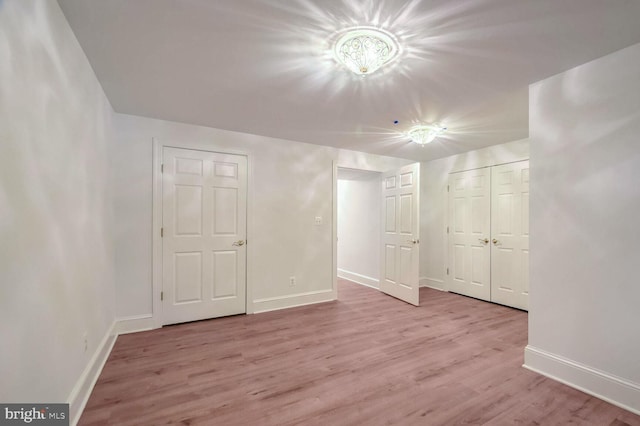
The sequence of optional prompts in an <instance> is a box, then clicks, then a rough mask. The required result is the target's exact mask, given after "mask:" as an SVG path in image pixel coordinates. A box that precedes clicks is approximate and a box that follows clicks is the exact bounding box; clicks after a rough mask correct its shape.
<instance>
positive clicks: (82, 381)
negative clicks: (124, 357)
mask: <svg viewBox="0 0 640 426" xmlns="http://www.w3.org/2000/svg"><path fill="white" fill-rule="evenodd" d="M115 328H116V322H115V321H114V322H113V323H112V324H111V326H110V327H109V328H108V329H107V332H106V333H105V335H104V336H103V338H102V340H101V342H100V344H99V345H98V347H97V348H96V351H95V353H94V354H93V356H92V357H91V360H90V361H89V363H88V364H87V366H86V367H85V369H84V371H83V372H82V374H81V375H80V378H79V379H78V381H77V382H76V384H75V386H74V387H73V389H72V390H71V394H70V395H69V397H68V398H67V402H68V403H69V422H70V423H69V424H71V425H76V424H77V423H78V421H79V420H80V416H81V415H82V412H83V410H84V407H85V406H86V405H87V401H89V397H90V396H91V392H92V391H93V387H94V386H95V384H96V382H97V381H98V377H99V376H100V373H101V372H102V369H103V368H104V365H105V363H106V362H107V359H108V358H109V354H110V353H111V349H113V345H114V344H115V342H116V337H117V334H116V333H115Z"/></svg>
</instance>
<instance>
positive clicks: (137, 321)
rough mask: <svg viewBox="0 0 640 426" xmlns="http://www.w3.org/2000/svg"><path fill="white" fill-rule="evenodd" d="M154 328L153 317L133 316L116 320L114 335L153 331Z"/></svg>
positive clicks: (148, 315)
mask: <svg viewBox="0 0 640 426" xmlns="http://www.w3.org/2000/svg"><path fill="white" fill-rule="evenodd" d="M154 328H156V327H155V325H154V322H153V315H150V314H147V315H135V316H130V317H124V318H118V319H116V325H115V333H116V334H117V335H120V334H128V333H137V332H139V331H148V330H153V329H154Z"/></svg>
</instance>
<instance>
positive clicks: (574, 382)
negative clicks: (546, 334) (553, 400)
mask: <svg viewBox="0 0 640 426" xmlns="http://www.w3.org/2000/svg"><path fill="white" fill-rule="evenodd" d="M523 367H525V368H527V369H529V370H531V371H535V372H536V373H539V374H542V375H543V376H547V377H549V378H551V379H553V380H556V381H558V382H560V383H564V384H565V385H568V386H571V387H572V388H575V389H578V390H580V391H582V392H584V393H588V394H589V395H593V396H595V397H596V398H600V399H602V400H604V401H607V402H609V403H611V404H613V405H617V406H618V407H620V408H624V409H625V410H628V411H631V412H632V413H635V414H638V415H640V384H637V383H633V382H630V381H628V380H625V379H622V378H620V377H616V376H614V375H611V374H608V373H605V372H603V371H599V370H596V369H594V368H591V367H589V366H586V365H584V364H581V363H579V362H576V361H572V360H570V359H567V358H564V357H561V356H558V355H554V354H552V353H549V352H546V351H544V350H541V349H538V348H534V347H532V346H527V347H526V348H525V350H524V365H523Z"/></svg>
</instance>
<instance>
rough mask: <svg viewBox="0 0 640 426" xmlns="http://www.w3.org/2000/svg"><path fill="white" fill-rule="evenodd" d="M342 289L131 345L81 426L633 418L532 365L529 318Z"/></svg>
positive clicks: (444, 300)
mask: <svg viewBox="0 0 640 426" xmlns="http://www.w3.org/2000/svg"><path fill="white" fill-rule="evenodd" d="M420 301H421V306H420V307H413V306H410V305H408V304H405V303H403V302H401V301H399V300H396V299H394V298H392V297H389V296H385V295H384V294H382V293H380V292H378V291H376V290H373V289H370V288H367V287H364V286H360V285H357V284H353V283H350V282H348V281H345V280H340V281H339V300H338V301H336V302H329V303H323V304H318V305H310V306H304V307H299V308H293V309H287V310H282V311H275V312H268V313H263V314H258V315H246V316H234V317H227V318H220V319H215V320H209V321H199V322H194V323H188V324H182V325H177V326H170V327H164V328H162V329H158V330H152V331H148V332H143V333H137V334H129V335H124V336H120V337H119V338H118V340H117V342H116V344H115V346H114V348H113V351H112V353H111V355H110V357H109V359H108V361H107V363H106V365H105V367H104V370H103V371H102V374H101V376H100V378H99V379H98V382H97V384H96V386H95V388H94V390H93V393H92V395H91V397H90V399H89V402H88V404H87V407H86V409H85V411H84V413H83V415H82V418H81V419H80V424H82V425H160V424H170V423H171V424H187V425H225V426H226V425H248V424H252V425H267V426H268V425H303V424H304V425H327V424H331V425H364V424H366V425H389V424H400V425H456V424H473V425H555V424H557V425H565V424H575V425H598V426H600V425H605V426H607V425H612V426H613V425H616V426H625V425H628V426H640V416H636V415H634V414H632V413H629V412H627V411H625V410H622V409H620V408H618V407H615V406H613V405H611V404H608V403H606V402H604V401H601V400H599V399H596V398H593V397H591V396H589V395H586V394H584V393H582V392H579V391H577V390H575V389H572V388H569V387H567V386H565V385H562V384H560V383H558V382H554V381H552V380H550V379H547V378H544V377H542V376H540V375H538V374H536V373H533V372H531V371H529V370H526V369H523V368H522V363H523V351H524V347H525V345H526V344H527V314H526V313H525V312H522V311H518V310H515V309H511V308H507V307H504V306H499V305H494V304H490V303H486V302H481V301H478V300H475V299H471V298H467V297H464V296H459V295H455V294H451V293H444V292H439V291H436V290H431V289H426V288H423V289H421V290H420Z"/></svg>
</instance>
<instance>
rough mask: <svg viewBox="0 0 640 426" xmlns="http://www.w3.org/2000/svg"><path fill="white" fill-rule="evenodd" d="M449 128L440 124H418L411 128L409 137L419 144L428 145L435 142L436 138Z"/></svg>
mask: <svg viewBox="0 0 640 426" xmlns="http://www.w3.org/2000/svg"><path fill="white" fill-rule="evenodd" d="M445 130H447V128H446V127H442V126H439V125H433V126H416V127H414V128H413V129H411V130H409V137H410V138H411V140H412V141H413V142H415V143H417V144H418V145H426V144H428V143H430V142H433V140H434V139H435V138H437V137H438V136H440V135H441V134H443V133H444V132H445Z"/></svg>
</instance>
